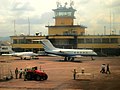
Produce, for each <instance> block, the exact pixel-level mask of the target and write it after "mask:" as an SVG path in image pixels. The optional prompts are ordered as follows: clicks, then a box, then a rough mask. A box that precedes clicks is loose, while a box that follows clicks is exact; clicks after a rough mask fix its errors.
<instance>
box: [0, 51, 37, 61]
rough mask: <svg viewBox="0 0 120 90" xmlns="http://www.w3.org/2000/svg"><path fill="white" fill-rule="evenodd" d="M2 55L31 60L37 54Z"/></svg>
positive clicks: (15, 53)
mask: <svg viewBox="0 0 120 90" xmlns="http://www.w3.org/2000/svg"><path fill="white" fill-rule="evenodd" d="M2 55H3V56H14V57H20V59H32V58H33V57H35V56H38V54H36V53H33V52H13V53H10V54H2Z"/></svg>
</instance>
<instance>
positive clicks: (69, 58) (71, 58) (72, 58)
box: [64, 57, 74, 61]
mask: <svg viewBox="0 0 120 90" xmlns="http://www.w3.org/2000/svg"><path fill="white" fill-rule="evenodd" d="M64 61H74V57H65V58H64Z"/></svg>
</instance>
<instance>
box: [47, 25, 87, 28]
mask: <svg viewBox="0 0 120 90" xmlns="http://www.w3.org/2000/svg"><path fill="white" fill-rule="evenodd" d="M46 27H81V28H87V27H86V26H83V25H57V26H46Z"/></svg>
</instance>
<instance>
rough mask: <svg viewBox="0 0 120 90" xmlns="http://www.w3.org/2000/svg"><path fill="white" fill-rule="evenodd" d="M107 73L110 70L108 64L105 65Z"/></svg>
mask: <svg viewBox="0 0 120 90" xmlns="http://www.w3.org/2000/svg"><path fill="white" fill-rule="evenodd" d="M107 73H109V74H110V73H111V72H110V68H109V64H107V66H106V74H107Z"/></svg>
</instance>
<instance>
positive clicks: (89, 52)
mask: <svg viewBox="0 0 120 90" xmlns="http://www.w3.org/2000/svg"><path fill="white" fill-rule="evenodd" d="M46 53H48V54H55V55H60V56H68V57H69V56H75V55H80V56H96V55H97V54H96V53H95V52H94V51H93V50H85V49H83V50H82V49H55V50H51V51H46Z"/></svg>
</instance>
